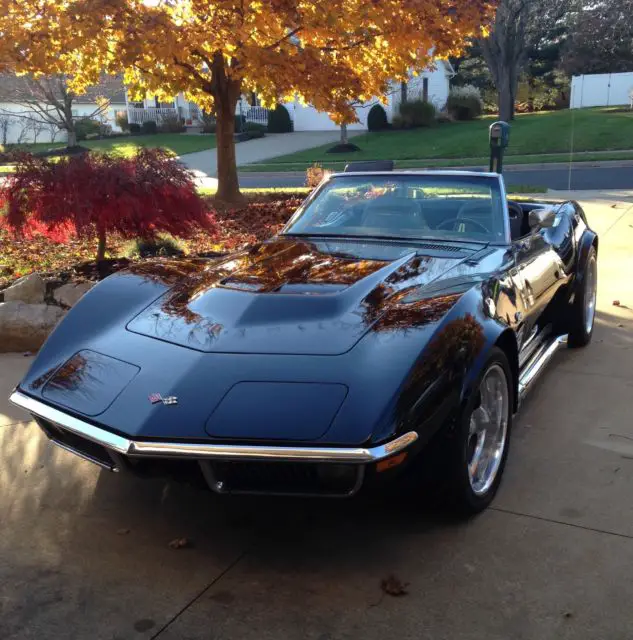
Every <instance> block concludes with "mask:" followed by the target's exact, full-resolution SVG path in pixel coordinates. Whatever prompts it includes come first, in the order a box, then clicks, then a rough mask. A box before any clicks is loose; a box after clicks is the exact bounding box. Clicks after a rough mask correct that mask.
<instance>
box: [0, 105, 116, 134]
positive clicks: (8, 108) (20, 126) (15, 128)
mask: <svg viewBox="0 0 633 640" xmlns="http://www.w3.org/2000/svg"><path fill="white" fill-rule="evenodd" d="M96 108H97V105H96V104H94V103H93V104H76V105H74V106H73V115H75V116H77V117H81V116H88V115H90V114H92V113H94V111H95V109H96ZM125 109H126V105H125V103H123V104H111V105H110V107H108V109H107V111H106V112H105V113H104V114H103V119H104V120H105V121H106V122H107V123H108V124H109V125H110V126H111V127H112V131H114V132H120V131H121V129H120V128H119V127H118V126H117V124H116V121H115V114H116V112H117V111H125ZM25 111H27V109H26V108H25V107H23V106H21V105H19V104H15V103H10V102H2V103H0V118H2V117H3V114H5V113H6V112H10V113H15V114H16V116H14V117H12V120H11V123H10V125H9V128H8V130H7V143H8V144H14V143H16V142H18V140H19V139H20V133H21V132H22V131H23V130H24V129H25V128H27V127H28V126H29V124H31V121H30V120H28V119H26V118H20V117H18V116H17V114H21V113H24V112H25ZM31 115H33V117H36V115H37V114H36V113H34V112H33V113H29V116H31ZM42 127H43V128H42V130H41V131H40V132H38V135H37V142H51V141H52V137H51V133H50V130H49V128H48V125H47V124H46V123H45V122H44V121H43V120H42ZM0 135H1V134H0ZM65 141H66V133H65V132H63V131H60V132H58V133H57V135H56V136H55V142H65ZM2 142H3V141H2V139H1V138H0V144H2ZM22 142H25V143H26V142H35V132H34V131H33V129H32V128H31V129H30V130H27V131H26V133H25V136H24V137H23V139H22Z"/></svg>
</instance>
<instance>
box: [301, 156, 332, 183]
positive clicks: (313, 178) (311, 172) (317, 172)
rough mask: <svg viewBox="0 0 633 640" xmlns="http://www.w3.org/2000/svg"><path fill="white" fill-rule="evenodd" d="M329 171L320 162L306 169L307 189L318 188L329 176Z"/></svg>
mask: <svg viewBox="0 0 633 640" xmlns="http://www.w3.org/2000/svg"><path fill="white" fill-rule="evenodd" d="M329 173H330V172H329V171H328V170H327V169H324V168H323V167H322V166H321V165H320V164H319V163H318V162H315V163H314V164H313V165H312V166H311V167H308V168H307V169H306V187H317V186H318V185H319V183H320V182H321V180H323V178H325V177H326V176H327V175H329Z"/></svg>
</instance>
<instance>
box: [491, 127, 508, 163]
mask: <svg viewBox="0 0 633 640" xmlns="http://www.w3.org/2000/svg"><path fill="white" fill-rule="evenodd" d="M489 138H490V171H493V172H494V173H503V151H504V149H505V148H506V147H507V146H508V143H509V142H510V125H509V124H508V123H507V122H504V121H503V120H498V121H497V122H493V123H492V124H491V125H490V130H489Z"/></svg>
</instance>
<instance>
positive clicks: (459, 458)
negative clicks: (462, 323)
mask: <svg viewBox="0 0 633 640" xmlns="http://www.w3.org/2000/svg"><path fill="white" fill-rule="evenodd" d="M496 367H501V369H502V370H503V372H504V373H505V379H506V384H507V387H508V388H507V392H508V395H507V399H508V401H507V403H506V404H507V415H506V420H507V427H506V436H505V443H504V447H503V451H502V454H501V461H500V463H499V466H498V468H497V471H496V475H495V476H494V481H493V482H492V484H491V485H490V487H489V488H488V489H487V490H485V492H483V493H477V492H475V491H474V489H473V487H472V486H471V481H470V478H469V473H468V467H469V462H470V456H471V451H470V447H471V441H472V436H471V434H470V418H471V414H472V413H473V411H474V410H475V409H476V408H477V407H478V405H479V402H480V393H479V387H480V384H481V382H482V380H483V379H484V377H485V376H486V374H487V373H488V372H489V371H490V370H491V369H492V368H496ZM513 401H514V381H513V377H512V371H511V369H510V365H509V363H508V358H507V357H506V354H505V352H504V351H503V350H502V349H499V348H498V347H494V348H493V349H492V351H491V353H490V356H489V358H488V360H487V362H486V364H485V366H484V367H483V369H482V372H481V374H480V376H479V378H478V380H477V382H476V384H475V385H473V391H472V393H471V395H470V397H469V398H468V399H467V400H466V402H465V403H464V406H463V407H462V410H461V412H460V416H459V418H458V421H457V424H456V426H455V429H454V431H453V433H452V434H451V435H450V437H449V441H448V450H447V454H448V462H449V465H448V469H447V471H448V472H449V478H448V491H449V493H448V499H449V506H450V507H451V509H453V510H455V511H457V512H458V513H460V514H461V515H465V516H471V515H474V514H477V513H479V512H480V511H483V510H484V509H485V508H486V507H488V505H489V504H490V503H491V502H492V500H493V499H494V497H495V494H496V493H497V489H498V488H499V485H500V484H501V478H502V476H503V471H504V469H505V464H506V460H507V458H508V451H509V448H510V435H511V431H512V414H513Z"/></svg>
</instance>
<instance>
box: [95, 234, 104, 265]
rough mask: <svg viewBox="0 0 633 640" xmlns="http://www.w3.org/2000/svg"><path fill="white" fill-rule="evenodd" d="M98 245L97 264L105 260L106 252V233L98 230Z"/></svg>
mask: <svg viewBox="0 0 633 640" xmlns="http://www.w3.org/2000/svg"><path fill="white" fill-rule="evenodd" d="M97 234H98V238H99V244H98V245H97V262H99V261H100V260H103V259H104V258H105V252H106V232H105V229H99V230H98V231H97Z"/></svg>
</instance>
